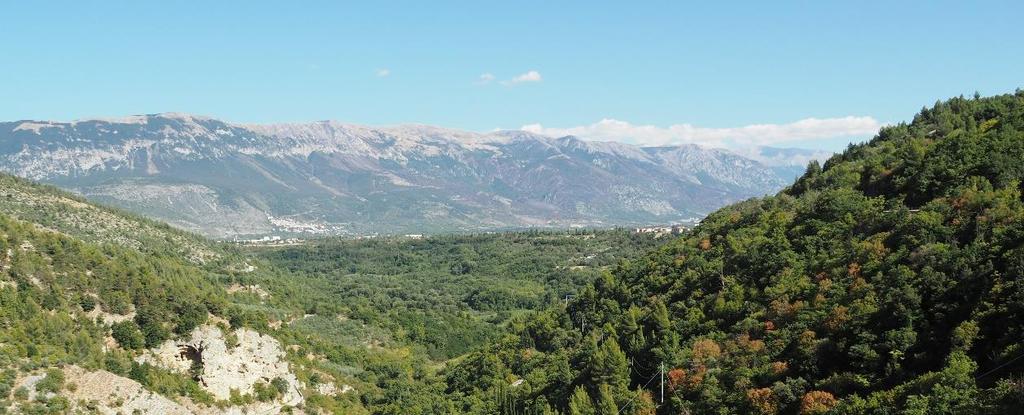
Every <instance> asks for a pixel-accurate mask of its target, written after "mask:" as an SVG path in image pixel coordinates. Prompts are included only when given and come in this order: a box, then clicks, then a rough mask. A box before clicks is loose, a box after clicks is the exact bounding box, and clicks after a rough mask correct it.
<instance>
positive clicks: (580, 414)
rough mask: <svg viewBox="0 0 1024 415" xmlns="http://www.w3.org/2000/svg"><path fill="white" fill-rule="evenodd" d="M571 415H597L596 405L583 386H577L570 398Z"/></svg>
mask: <svg viewBox="0 0 1024 415" xmlns="http://www.w3.org/2000/svg"><path fill="white" fill-rule="evenodd" d="M569 415H595V412H594V403H593V402H592V401H591V400H590V395H588V394H587V390H586V389H584V388H583V387H582V386H577V387H576V390H575V391H574V392H573V393H572V397H570V398H569Z"/></svg>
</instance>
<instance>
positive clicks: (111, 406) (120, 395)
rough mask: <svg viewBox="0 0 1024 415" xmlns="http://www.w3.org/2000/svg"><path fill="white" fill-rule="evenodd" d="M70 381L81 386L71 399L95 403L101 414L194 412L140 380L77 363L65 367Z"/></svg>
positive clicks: (66, 375)
mask: <svg viewBox="0 0 1024 415" xmlns="http://www.w3.org/2000/svg"><path fill="white" fill-rule="evenodd" d="M64 376H65V378H66V379H67V382H68V383H73V384H75V385H77V387H76V388H74V389H73V390H69V391H66V392H64V393H67V394H68V395H69V396H68V397H69V398H70V399H69V400H70V401H71V402H92V403H93V404H94V405H93V407H94V408H95V409H96V411H97V412H99V413H101V414H111V415H113V414H130V413H135V412H136V411H139V412H141V413H149V414H168V415H178V414H181V415H187V414H191V413H193V412H192V411H190V410H188V409H186V408H185V407H184V406H182V405H180V404H178V403H177V402H174V401H172V400H170V399H168V398H166V397H164V396H161V395H158V394H156V393H153V392H150V391H148V390H146V389H143V387H142V385H141V384H139V382H136V381H134V380H131V379H128V378H126V377H122V376H118V375H115V374H113V373H110V372H107V371H105V370H98V371H94V372H89V371H86V370H85V369H82V368H80V367H77V366H71V367H68V368H66V369H64Z"/></svg>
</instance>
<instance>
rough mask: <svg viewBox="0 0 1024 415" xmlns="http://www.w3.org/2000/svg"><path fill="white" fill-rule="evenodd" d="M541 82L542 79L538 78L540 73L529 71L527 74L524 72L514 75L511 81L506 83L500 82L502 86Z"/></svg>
mask: <svg viewBox="0 0 1024 415" xmlns="http://www.w3.org/2000/svg"><path fill="white" fill-rule="evenodd" d="M542 80H544V78H543V77H541V76H540V72H537V71H529V72H526V73H521V74H519V75H516V76H515V77H513V78H512V79H509V80H507V81H504V82H502V84H503V85H515V84H522V83H527V82H540V81H542Z"/></svg>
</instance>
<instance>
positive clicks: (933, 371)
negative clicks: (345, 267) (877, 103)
mask: <svg viewBox="0 0 1024 415" xmlns="http://www.w3.org/2000/svg"><path fill="white" fill-rule="evenodd" d="M1022 180H1024V92H1022V91H1018V92H1017V93H1016V94H1013V95H1003V96H995V97H989V98H978V97H975V98H973V99H972V98H954V99H952V100H949V101H945V102H939V103H937V104H936V105H935V106H934V107H932V108H926V109H923V110H922V111H921V113H920V114H918V115H917V116H916V117H915V118H914V120H913V121H912V122H910V123H909V124H899V125H895V126H890V127H886V128H884V129H883V130H882V131H881V132H880V133H879V134H878V136H876V137H875V138H874V139H873V140H871V141H870V142H868V143H865V144H861V145H854V146H851V147H850V148H848V149H847V150H846V151H845V152H843V153H842V154H840V155H837V156H835V157H833V158H832V159H830V160H828V161H827V162H826V163H824V165H822V166H819V165H817V164H812V165H810V166H809V167H808V169H807V172H806V174H805V175H803V176H802V177H801V178H800V179H799V180H798V181H797V182H796V183H795V184H793V185H792V186H791V187H790V188H788V189H787V190H785V191H783V192H782V193H780V194H779V195H777V196H774V197H768V198H763V199H757V200H750V201H747V202H744V203H740V204H737V205H734V206H731V207H728V208H725V209H722V210H720V211H718V212H716V213H714V214H712V215H710V216H709V217H708V218H707V219H706V220H704V221H703V223H702V224H701V225H700V226H699V227H697V228H696V229H695V230H694V231H693V232H691V233H689V234H688V235H686V236H685V237H684V238H681V239H679V240H677V241H674V242H673V243H670V244H668V245H666V246H664V247H662V248H660V249H658V250H656V251H654V252H652V253H650V254H649V255H647V256H645V257H643V258H642V259H638V260H636V261H632V262H629V263H626V264H623V265H622V266H620V267H618V268H617V269H616V270H615V271H614V272H612V273H610V274H606V275H605V276H604V277H602V278H600V279H598V280H597V281H596V282H595V283H594V284H593V285H592V286H591V287H589V288H588V289H586V290H585V291H584V293H583V294H582V295H580V296H579V297H578V298H576V299H575V300H574V301H572V302H570V303H569V305H568V307H565V308H558V307H556V308H553V309H550V310H548V311H546V312H543V313H540V314H538V315H536V316H534V317H532V318H529V319H527V320H525V321H524V322H522V323H521V324H518V325H516V326H515V327H514V329H513V330H512V332H511V334H509V335H508V336H506V337H505V338H504V339H503V340H502V341H501V342H499V343H496V344H494V345H492V346H490V347H489V348H488V349H486V350H484V351H481V352H479V353H476V354H473V355H471V356H469V357H467V358H466V359H465V360H464V361H463V362H462V363H461V364H460V365H459V366H457V367H454V368H452V369H451V370H449V371H448V373H447V379H448V390H449V392H450V393H452V394H453V395H455V396H462V397H463V399H462V404H463V408H462V409H463V410H465V411H474V412H478V413H494V412H501V413H545V412H549V411H550V410H552V409H556V410H560V411H562V412H567V413H570V414H593V413H599V414H615V413H655V412H656V413H658V414H708V413H717V414H733V413H762V414H774V413H784V414H796V413H825V412H829V413H850V414H854V413H877V414H941V413H949V414H959V413H1015V411H1018V410H1019V408H1020V407H1021V405H1022V404H1024V381H1022V380H1021V379H1022V374H1024V343H1022V342H1024V201H1022V197H1021V192H1022V189H1024V187H1022ZM662 365H664V366H662ZM661 367H664V402H663V403H662V393H661V391H662V388H661V385H662V380H661V373H662V371H661ZM481 377H483V378H481ZM519 380H522V382H519Z"/></svg>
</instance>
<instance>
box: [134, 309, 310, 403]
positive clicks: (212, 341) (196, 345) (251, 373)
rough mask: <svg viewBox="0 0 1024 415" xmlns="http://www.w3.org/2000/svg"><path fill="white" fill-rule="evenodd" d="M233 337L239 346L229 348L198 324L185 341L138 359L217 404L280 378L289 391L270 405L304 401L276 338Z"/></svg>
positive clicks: (242, 332) (217, 333) (214, 330)
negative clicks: (198, 388)
mask: <svg viewBox="0 0 1024 415" xmlns="http://www.w3.org/2000/svg"><path fill="white" fill-rule="evenodd" d="M232 334H233V335H234V337H236V338H237V342H238V344H237V345H236V346H234V347H229V345H228V343H227V341H226V339H225V336H224V333H223V332H222V331H221V329H220V328H218V327H216V326H211V325H203V326H200V327H197V328H196V329H195V330H193V331H192V333H191V334H190V335H189V337H187V338H185V339H180V340H168V341H167V342H165V343H164V344H162V345H160V346H159V347H157V348H155V349H151V350H149V351H148V352H147V353H145V354H144V355H142V356H140V357H139V358H138V359H137V360H138V361H139V362H145V363H149V364H152V365H155V366H160V367H163V368H167V369H170V370H172V371H175V372H178V373H182V374H188V375H190V376H193V377H195V378H196V380H197V381H198V382H199V384H200V385H202V387H203V389H205V390H206V391H207V392H210V393H211V394H212V395H213V396H214V397H216V398H217V399H220V400H227V399H230V397H231V391H232V390H237V391H238V392H239V393H241V394H242V395H245V394H251V393H253V386H254V385H255V384H256V383H257V382H263V383H266V384H270V383H271V382H272V381H273V380H274V379H276V378H280V379H282V380H283V381H284V382H286V383H287V385H288V387H287V389H286V390H285V391H284V393H283V395H282V396H281V397H280V398H279V399H278V400H277V401H276V402H275V403H273V404H274V405H276V406H277V408H280V407H281V406H282V405H289V406H295V405H299V404H301V403H302V402H303V397H302V394H301V393H300V392H299V390H300V384H299V381H298V379H296V377H295V374H293V373H292V372H291V370H290V369H289V367H288V363H287V362H286V361H285V359H284V358H285V353H284V351H283V350H282V349H281V344H280V343H279V342H278V341H277V340H276V339H274V338H273V337H270V336H267V335H263V334H260V333H257V332H255V331H253V330H249V329H244V328H243V329H238V330H235V331H234V332H232ZM260 406H265V405H263V404H261V405H260ZM271 412H273V411H271Z"/></svg>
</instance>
